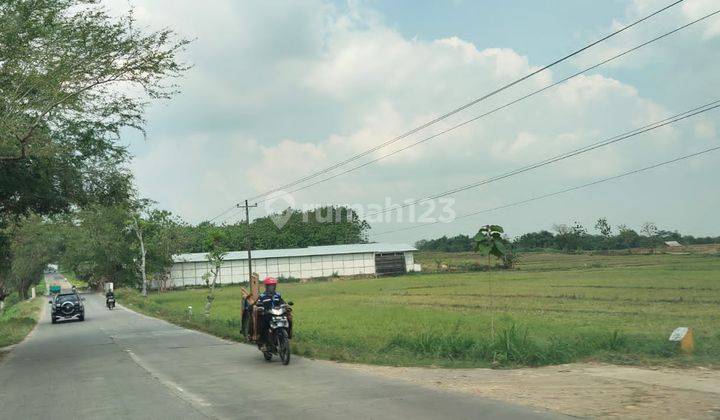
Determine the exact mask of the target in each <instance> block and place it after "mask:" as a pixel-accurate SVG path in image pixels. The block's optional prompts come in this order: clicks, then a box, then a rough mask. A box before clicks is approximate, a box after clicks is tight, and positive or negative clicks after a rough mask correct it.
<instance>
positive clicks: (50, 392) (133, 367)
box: [0, 295, 558, 419]
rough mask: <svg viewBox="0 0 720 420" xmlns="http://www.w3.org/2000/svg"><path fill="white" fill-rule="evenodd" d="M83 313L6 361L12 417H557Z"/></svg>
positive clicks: (3, 388)
mask: <svg viewBox="0 0 720 420" xmlns="http://www.w3.org/2000/svg"><path fill="white" fill-rule="evenodd" d="M86 299H87V300H86V320H85V322H77V321H67V322H61V323H59V324H57V325H52V324H50V321H49V315H48V314H49V310H46V311H45V313H44V315H43V318H42V320H41V322H40V324H39V326H38V328H37V329H36V330H35V331H34V333H32V334H31V336H30V337H29V338H28V339H27V340H26V341H25V342H23V343H22V344H20V345H18V346H17V348H16V349H15V350H14V351H13V352H12V353H11V354H10V355H9V356H8V357H7V358H6V359H5V360H4V361H3V362H1V363H2V364H0V418H3V419H48V418H49V419H80V418H82V419H89V418H113V419H116V418H123V419H206V418H219V419H230V418H252V419H255V418H257V419H259V418H294V419H306V418H308V419H309V418H312V419H337V418H351V419H356V418H359V419H385V418H402V419H438V418H446V419H456V418H457V419H460V418H462V419H471V418H472V419H476V418H509V419H520V418H557V417H558V416H557V415H554V414H550V413H542V412H537V411H533V410H531V409H527V408H524V407H518V406H513V405H509V404H506V403H500V402H495V401H492V400H487V399H482V398H478V397H474V396H471V395H465V394H451V393H443V392H439V391H433V390H430V389H425V388H422V387H418V386H415V385H412V384H409V383H406V382H404V381H395V380H391V379H386V378H380V377H375V376H372V375H370V374H364V373H361V372H356V371H354V370H351V369H347V368H343V367H341V366H335V365H333V364H330V363H326V362H317V361H312V360H308V359H303V358H299V357H294V358H293V359H292V361H291V362H290V366H282V365H281V364H280V363H279V362H277V361H274V362H273V363H266V362H265V361H264V360H263V359H262V357H261V354H260V353H259V352H258V351H257V349H255V348H253V347H251V346H248V345H244V344H237V343H230V342H227V341H224V340H221V339H218V338H215V337H212V336H209V335H206V334H203V333H199V332H195V331H191V330H187V329H184V328H180V327H177V326H174V325H171V324H168V323H166V322H164V321H160V320H157V319H154V318H149V317H145V316H143V315H139V314H137V313H134V312H132V311H129V310H125V309H123V308H117V309H116V310H114V311H108V310H107V309H105V307H104V299H103V297H102V296H99V295H86Z"/></svg>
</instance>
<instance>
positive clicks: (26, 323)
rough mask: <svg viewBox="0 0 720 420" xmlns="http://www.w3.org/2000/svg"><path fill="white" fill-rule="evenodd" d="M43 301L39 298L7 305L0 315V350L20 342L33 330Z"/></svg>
mask: <svg viewBox="0 0 720 420" xmlns="http://www.w3.org/2000/svg"><path fill="white" fill-rule="evenodd" d="M44 301H45V299H43V298H42V296H40V297H37V298H35V299H34V300H31V301H22V302H12V303H9V304H8V307H6V308H5V311H4V312H2V313H0V348H3V347H6V346H9V345H11V344H15V343H18V342H20V341H22V339H23V338H25V336H26V335H28V333H29V332H30V331H31V330H32V329H33V328H35V324H37V322H38V319H39V317H40V308H41V307H42V303H43V302H44Z"/></svg>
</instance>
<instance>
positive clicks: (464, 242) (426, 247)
mask: <svg viewBox="0 0 720 420" xmlns="http://www.w3.org/2000/svg"><path fill="white" fill-rule="evenodd" d="M415 248H417V249H418V250H420V251H442V252H464V251H472V250H473V249H475V241H473V239H472V238H471V237H469V236H467V235H457V236H453V237H450V238H448V237H447V236H442V237H440V238H437V239H428V240H426V239H423V240H420V241H417V242H415Z"/></svg>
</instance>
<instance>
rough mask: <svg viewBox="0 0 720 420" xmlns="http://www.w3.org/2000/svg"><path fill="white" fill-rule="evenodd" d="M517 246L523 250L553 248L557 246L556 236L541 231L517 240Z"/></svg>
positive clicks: (530, 233) (524, 235)
mask: <svg viewBox="0 0 720 420" xmlns="http://www.w3.org/2000/svg"><path fill="white" fill-rule="evenodd" d="M514 244H515V246H516V247H518V248H520V249H523V250H533V249H537V248H552V247H553V246H554V245H555V236H554V235H553V234H552V232H548V231H547V230H541V231H540V232H529V233H526V234H523V235H522V236H520V237H519V238H517V239H516V240H515V242H514Z"/></svg>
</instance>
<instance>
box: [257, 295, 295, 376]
mask: <svg viewBox="0 0 720 420" xmlns="http://www.w3.org/2000/svg"><path fill="white" fill-rule="evenodd" d="M290 306H292V302H288V303H287V304H282V305H280V306H279V307H277V308H272V309H269V310H267V311H265V312H267V314H263V316H269V317H270V329H269V330H268V333H267V334H268V335H267V338H268V339H267V341H268V342H267V343H265V345H264V346H263V343H258V349H260V351H261V352H263V356H264V357H265V360H266V361H268V362H269V361H271V360H272V358H273V355H275V354H277V355H278V356H279V357H280V360H281V361H282V364H283V365H287V364H288V363H290V333H289V332H290V320H289V318H290V312H292V308H290Z"/></svg>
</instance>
